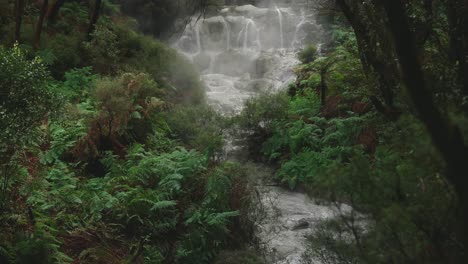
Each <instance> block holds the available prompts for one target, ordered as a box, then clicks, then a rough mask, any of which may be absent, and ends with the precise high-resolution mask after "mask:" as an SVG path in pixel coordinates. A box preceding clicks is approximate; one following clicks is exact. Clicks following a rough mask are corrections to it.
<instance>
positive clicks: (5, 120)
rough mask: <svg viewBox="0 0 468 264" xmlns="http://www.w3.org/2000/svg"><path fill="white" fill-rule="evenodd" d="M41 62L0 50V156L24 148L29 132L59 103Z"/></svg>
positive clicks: (15, 51)
mask: <svg viewBox="0 0 468 264" xmlns="http://www.w3.org/2000/svg"><path fill="white" fill-rule="evenodd" d="M49 78H50V75H49V72H48V71H47V70H46V68H45V66H44V65H43V64H42V63H41V61H40V59H38V58H36V59H34V60H28V59H27V58H26V57H25V55H24V54H23V53H22V52H21V50H20V49H19V48H18V47H17V46H15V47H14V48H13V49H8V50H6V49H3V48H1V47H0V153H2V154H3V153H5V151H6V150H7V149H10V150H11V148H14V147H15V145H16V144H24V143H25V141H24V140H25V139H26V138H27V137H28V135H31V132H32V130H34V128H36V127H37V126H38V125H40V123H41V122H43V121H44V120H46V119H47V118H48V115H49V114H50V113H51V112H54V111H56V110H57V108H58V107H59V105H60V99H59V97H58V96H57V94H56V93H54V92H53V91H52V89H50V87H49V85H48V81H49Z"/></svg>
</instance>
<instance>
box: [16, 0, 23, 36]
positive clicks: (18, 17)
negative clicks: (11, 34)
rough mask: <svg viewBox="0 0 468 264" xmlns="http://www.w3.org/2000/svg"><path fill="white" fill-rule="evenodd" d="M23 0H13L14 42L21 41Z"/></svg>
mask: <svg viewBox="0 0 468 264" xmlns="http://www.w3.org/2000/svg"><path fill="white" fill-rule="evenodd" d="M23 10H24V0H15V39H14V40H15V42H20V41H21V23H22V22H23Z"/></svg>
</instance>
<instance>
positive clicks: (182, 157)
mask: <svg viewBox="0 0 468 264" xmlns="http://www.w3.org/2000/svg"><path fill="white" fill-rule="evenodd" d="M234 2H236V3H237V2H242V3H250V2H252V1H205V0H203V1H202V0H200V1H172V0H153V1H151V0H139V1H127V0H115V1H111V0H107V1H101V0H96V1H84V0H68V1H64V0H55V1H48V0H42V1H28V0H0V223H1V224H0V237H1V239H0V263H18V264H23V263H25V264H26V263H195V264H196V263H219V264H221V263H252V264H258V263H262V261H261V260H260V259H259V258H258V256H257V253H256V252H255V251H253V250H251V249H246V247H245V245H246V244H248V243H250V242H252V241H251V238H252V237H251V235H252V230H253V223H251V222H250V220H249V217H248V212H249V209H250V210H251V206H252V202H251V199H250V196H252V195H255V192H254V191H253V190H252V189H251V186H250V184H249V179H248V170H247V169H246V168H245V167H244V165H242V164H237V163H233V162H226V161H220V159H219V157H220V153H221V151H222V148H223V134H224V132H225V131H226V130H227V129H232V128H233V127H234V128H235V129H237V132H239V133H241V134H242V133H245V135H242V136H243V137H245V138H247V139H248V140H249V143H250V144H249V147H250V149H249V150H250V154H251V156H252V157H255V159H256V161H261V162H264V163H268V164H269V165H271V166H272V167H274V168H275V169H276V174H275V175H274V177H275V180H277V181H278V182H279V183H280V184H282V185H283V186H284V187H285V188H289V189H291V190H295V191H303V192H306V193H307V194H309V195H310V196H311V197H316V198H320V199H321V200H322V201H323V202H324V203H327V204H329V205H332V206H335V207H336V208H337V209H338V210H340V217H338V218H336V219H333V220H330V221H325V222H322V223H319V224H318V225H317V226H316V227H315V232H314V235H312V236H310V237H309V238H308V251H307V252H306V253H305V254H304V263H314V262H313V261H315V260H317V259H319V260H321V261H322V262H323V263H369V264H371V263H372V264H374V263H467V262H468V252H467V245H468V240H467V239H468V226H467V223H468V198H467V197H468V195H467V191H468V180H467V178H466V176H467V173H468V168H467V166H468V148H467V144H468V142H467V138H468V119H467V110H468V108H467V102H468V16H466V14H467V13H468V3H467V2H466V1H461V0H424V1H416V0H405V1H400V0H392V1H390V0H388V1H384V0H382V1H377V0H375V1H354V0H336V1H328V0H317V1H315V3H316V4H317V8H319V10H318V12H319V13H320V14H321V15H322V18H321V19H322V20H323V21H326V23H328V24H326V25H325V26H326V27H325V28H326V29H327V34H328V41H329V42H328V43H325V45H324V46H323V47H322V49H320V50H321V51H322V52H321V53H320V54H318V53H317V48H316V47H314V46H309V47H307V48H305V49H304V50H303V51H302V52H300V53H299V54H298V56H299V59H300V60H301V62H302V64H301V65H299V66H298V67H297V68H296V69H295V70H296V73H297V76H298V78H297V81H296V82H295V83H294V84H291V85H290V86H289V89H288V90H287V91H283V92H280V93H277V94H264V95H261V96H258V97H256V98H253V99H251V100H249V101H247V102H246V104H245V108H244V110H243V112H242V113H241V114H240V115H239V116H236V117H234V118H232V119H227V118H225V117H222V116H220V115H219V114H217V113H216V112H215V111H213V109H211V108H210V107H209V106H208V105H207V104H206V101H205V93H204V87H203V84H202V83H201V82H200V78H199V76H198V73H197V72H196V70H195V69H194V68H193V67H192V66H191V65H190V64H189V63H188V62H187V61H186V60H185V59H184V58H182V57H181V56H179V55H178V54H177V52H176V51H174V50H173V49H171V48H170V47H168V46H167V45H166V44H164V43H163V42H161V41H159V40H157V39H155V38H154V37H153V36H156V37H158V38H160V39H162V38H170V37H171V36H172V35H173V34H175V33H178V32H179V30H180V29H181V28H183V27H184V25H185V24H186V23H187V21H188V19H190V17H191V16H192V15H194V14H205V13H208V12H211V11H212V10H213V9H214V8H216V7H218V6H220V5H222V4H223V3H228V4H229V3H234ZM155 14H157V15H155ZM131 17H135V19H133V18H131ZM141 32H143V33H147V34H151V35H152V36H145V35H143V34H142V33H141ZM259 157H260V158H259ZM343 203H345V204H348V205H350V208H351V209H350V210H341V209H342V208H343V207H342V206H341V205H342V204H343Z"/></svg>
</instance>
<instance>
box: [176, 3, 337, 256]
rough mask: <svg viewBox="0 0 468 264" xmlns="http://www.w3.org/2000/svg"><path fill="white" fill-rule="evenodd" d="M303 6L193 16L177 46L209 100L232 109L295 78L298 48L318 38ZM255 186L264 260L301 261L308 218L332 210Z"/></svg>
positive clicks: (242, 8) (247, 7) (311, 220)
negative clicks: (261, 211) (261, 207)
mask: <svg viewBox="0 0 468 264" xmlns="http://www.w3.org/2000/svg"><path fill="white" fill-rule="evenodd" d="M296 1H297V2H299V3H304V2H305V1H304V0H296ZM304 6H305V5H301V4H298V5H297V6H293V7H291V6H290V5H289V4H288V5H286V4H283V5H282V4H281V3H280V2H277V3H271V4H270V5H269V6H267V7H257V6H253V5H244V6H229V7H226V8H224V9H222V10H221V11H220V12H219V14H218V15H217V16H212V17H208V18H205V19H201V20H198V19H194V20H193V23H192V25H191V26H188V27H187V29H186V30H185V32H184V34H183V36H182V37H181V38H180V39H179V40H178V41H177V42H176V43H175V47H176V49H178V50H179V51H180V52H181V53H182V54H184V55H186V56H187V57H188V58H189V59H191V60H192V61H193V63H194V64H195V65H196V67H197V68H198V69H199V70H200V72H201V73H202V74H201V77H202V80H203V81H204V82H205V85H206V87H207V97H208V101H209V103H210V104H211V105H213V106H214V107H215V108H216V109H217V110H218V111H220V112H221V113H223V114H226V115H229V114H235V113H238V112H240V111H241V110H242V107H243V103H244V102H245V100H246V99H248V98H250V97H252V96H255V95H256V94H259V93H261V92H274V91H276V90H279V89H283V88H285V87H286V86H287V85H288V84H289V83H290V82H291V81H293V80H294V79H295V75H294V73H293V68H294V66H296V65H297V64H298V63H299V62H298V61H297V59H296V55H297V51H298V49H300V48H302V47H304V46H305V45H306V44H309V43H311V44H316V45H319V44H320V39H321V29H320V27H319V26H317V24H316V22H315V16H314V14H313V13H312V12H310V11H307V10H306V9H305V8H304ZM287 40H288V43H285V42H286V41H287ZM289 40H290V41H289ZM285 47H289V48H285ZM228 142H230V143H232V142H233V139H232V138H231V139H230V140H228ZM231 146H232V145H231ZM261 185H262V184H261ZM258 192H259V193H260V194H261V201H262V204H264V208H266V213H267V217H265V219H264V221H262V222H261V223H258V232H257V234H256V235H257V237H258V238H259V241H260V244H261V245H263V248H264V251H265V253H266V255H267V258H268V261H269V262H268V263H276V264H286V263H290V264H295V263H300V259H301V255H302V253H303V252H304V251H305V246H304V244H305V240H306V238H305V236H306V235H307V234H310V233H311V232H312V231H311V227H312V226H313V223H314V222H315V221H317V220H320V219H325V218H328V217H331V216H332V215H333V214H334V213H335V211H334V210H332V209H331V208H330V207H327V206H320V205H317V204H316V203H314V202H313V201H312V200H310V199H309V198H307V196H306V195H304V194H300V193H294V192H288V191H285V190H283V189H281V188H277V187H268V185H266V184H263V187H259V189H258ZM273 200H274V202H272V201H273ZM278 213H279V214H278Z"/></svg>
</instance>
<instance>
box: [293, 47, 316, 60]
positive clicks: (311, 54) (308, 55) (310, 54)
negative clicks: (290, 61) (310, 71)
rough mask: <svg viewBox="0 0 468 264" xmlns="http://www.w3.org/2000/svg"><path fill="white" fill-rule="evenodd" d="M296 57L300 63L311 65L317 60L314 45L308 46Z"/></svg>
mask: <svg viewBox="0 0 468 264" xmlns="http://www.w3.org/2000/svg"><path fill="white" fill-rule="evenodd" d="M298 57H299V60H300V61H301V62H302V63H311V62H313V61H314V60H315V59H316V58H317V48H316V47H315V46H314V45H309V46H307V47H306V48H305V49H303V50H302V51H301V52H299V54H298Z"/></svg>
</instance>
